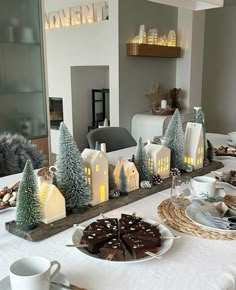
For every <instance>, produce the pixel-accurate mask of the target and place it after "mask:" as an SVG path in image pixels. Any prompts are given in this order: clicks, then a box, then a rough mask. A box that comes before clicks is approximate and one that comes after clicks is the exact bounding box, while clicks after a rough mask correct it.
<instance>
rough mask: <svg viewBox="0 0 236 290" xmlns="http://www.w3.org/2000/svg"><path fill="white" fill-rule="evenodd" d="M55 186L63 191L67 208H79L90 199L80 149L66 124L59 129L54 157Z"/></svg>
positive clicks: (62, 124) (85, 204)
mask: <svg viewBox="0 0 236 290" xmlns="http://www.w3.org/2000/svg"><path fill="white" fill-rule="evenodd" d="M56 168H57V186H58V188H59V189H60V191H61V192H62V193H63V195H64V197H65V200H66V207H67V208H68V209H81V208H84V207H85V206H87V205H88V204H89V202H90V200H91V194H90V191H89V188H88V186H87V183H86V181H85V172H84V162H83V159H82V157H81V154H80V151H79V149H78V147H77V145H76V143H75V141H74V139H73V137H72V135H71V134H70V132H69V130H68V128H67V127H66V125H65V124H64V123H63V122H62V123H61V124H60V129H59V140H58V154H57V159H56Z"/></svg>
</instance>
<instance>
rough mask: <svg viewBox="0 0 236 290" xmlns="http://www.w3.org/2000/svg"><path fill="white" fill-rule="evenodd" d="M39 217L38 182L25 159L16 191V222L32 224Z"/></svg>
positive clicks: (30, 164) (29, 163)
mask: <svg viewBox="0 0 236 290" xmlns="http://www.w3.org/2000/svg"><path fill="white" fill-rule="evenodd" d="M40 219H41V207H40V201H39V194H38V183H37V180H36V177H35V174H34V170H33V166H32V163H31V161H29V160H28V161H27V162H26V164H25V168H24V171H23V176H22V179H21V182H20V187H19V191H18V198H17V207H16V224H17V225H18V226H33V225H36V224H37V223H38V222H39V221H40Z"/></svg>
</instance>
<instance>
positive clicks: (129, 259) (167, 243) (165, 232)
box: [72, 219, 173, 263]
mask: <svg viewBox="0 0 236 290" xmlns="http://www.w3.org/2000/svg"><path fill="white" fill-rule="evenodd" d="M143 221H144V222H147V223H149V224H156V223H157V222H156V221H153V220H150V219H143ZM90 223H91V222H89V223H83V224H82V226H84V227H86V226H88V225H89V224H90ZM158 228H159V231H160V233H161V235H162V236H168V237H171V236H173V235H172V233H171V231H170V230H169V229H168V228H167V227H166V226H164V225H162V224H161V225H159V226H158ZM82 235H83V232H82V231H81V230H79V229H77V230H76V231H75V232H74V234H73V236H72V241H73V243H74V244H79V243H80V240H81V238H82ZM161 243H162V245H161V247H160V249H159V251H158V252H157V254H158V255H163V254H164V253H166V252H167V251H169V249H170V248H171V246H172V244H173V239H166V240H162V241H161ZM77 249H78V250H79V251H80V252H81V253H83V254H85V255H87V256H89V257H91V258H95V259H99V260H102V261H106V262H115V263H137V262H143V261H147V260H151V259H155V258H154V257H150V256H146V257H143V258H140V259H135V258H134V257H133V256H132V255H131V254H130V253H129V251H128V250H127V249H126V248H125V261H110V260H104V259H102V258H100V257H99V255H97V254H91V253H89V252H88V251H87V250H86V249H85V248H77Z"/></svg>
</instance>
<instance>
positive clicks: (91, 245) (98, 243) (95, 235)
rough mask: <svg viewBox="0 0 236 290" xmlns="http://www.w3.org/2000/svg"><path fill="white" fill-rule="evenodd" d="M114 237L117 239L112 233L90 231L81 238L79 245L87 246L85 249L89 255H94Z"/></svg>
mask: <svg viewBox="0 0 236 290" xmlns="http://www.w3.org/2000/svg"><path fill="white" fill-rule="evenodd" d="M116 237H117V234H116V233H114V232H112V231H110V232H98V231H97V232H96V231H90V232H86V233H85V234H84V235H83V236H82V238H81V241H80V243H81V244H86V245H88V246H87V247H86V249H87V250H88V251H89V252H90V253H91V254H96V253H98V252H99V249H100V248H101V247H102V246H103V245H104V244H106V243H107V242H108V241H110V240H111V239H112V238H116Z"/></svg>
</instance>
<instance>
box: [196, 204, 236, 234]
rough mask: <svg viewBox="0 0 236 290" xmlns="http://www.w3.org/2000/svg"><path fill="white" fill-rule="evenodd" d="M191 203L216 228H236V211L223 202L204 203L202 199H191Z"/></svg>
mask: <svg viewBox="0 0 236 290" xmlns="http://www.w3.org/2000/svg"><path fill="white" fill-rule="evenodd" d="M193 205H194V207H195V208H196V209H198V210H199V213H200V214H202V215H203V216H204V217H205V218H206V219H208V220H209V221H211V222H212V223H213V224H214V225H216V226H217V228H219V229H227V230H228V229H229V230H236V211H235V210H232V209H231V208H229V207H228V206H227V204H226V203H225V202H223V201H219V202H212V203H206V202H204V201H202V200H193Z"/></svg>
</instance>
